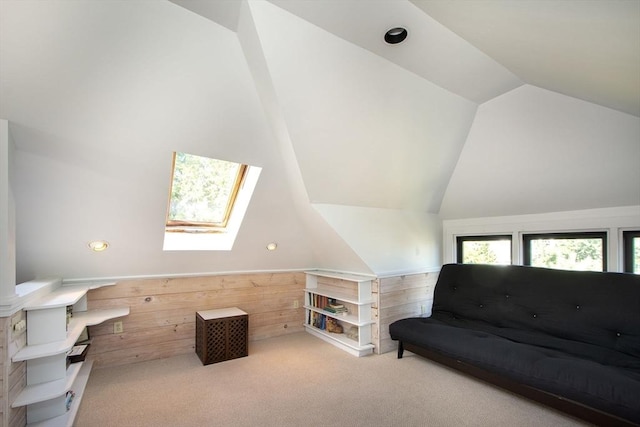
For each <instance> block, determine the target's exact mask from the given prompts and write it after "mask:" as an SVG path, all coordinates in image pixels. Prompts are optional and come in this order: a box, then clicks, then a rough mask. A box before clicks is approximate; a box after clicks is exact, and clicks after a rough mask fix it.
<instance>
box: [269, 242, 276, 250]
mask: <svg viewBox="0 0 640 427" xmlns="http://www.w3.org/2000/svg"><path fill="white" fill-rule="evenodd" d="M276 249H278V244H277V243H276V242H271V243H269V244H268V245H267V250H269V251H275V250H276Z"/></svg>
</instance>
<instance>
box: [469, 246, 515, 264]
mask: <svg viewBox="0 0 640 427" xmlns="http://www.w3.org/2000/svg"><path fill="white" fill-rule="evenodd" d="M462 262H463V263H464V264H511V241H510V240H492V241H486V242H479V241H466V242H463V244H462Z"/></svg>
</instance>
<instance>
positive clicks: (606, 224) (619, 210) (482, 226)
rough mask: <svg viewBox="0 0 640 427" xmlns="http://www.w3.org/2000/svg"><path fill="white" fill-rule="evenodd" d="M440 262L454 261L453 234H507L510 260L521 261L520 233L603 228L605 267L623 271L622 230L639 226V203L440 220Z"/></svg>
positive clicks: (638, 227) (454, 238)
mask: <svg viewBox="0 0 640 427" xmlns="http://www.w3.org/2000/svg"><path fill="white" fill-rule="evenodd" d="M442 228H443V262H444V263H445V264H447V263H451V262H456V237H457V236H469V235H478V236H481V235H490V234H511V235H512V242H513V246H512V260H513V263H514V264H522V247H521V242H522V235H523V234H527V233H553V232H584V231H606V232H607V233H608V236H609V239H608V246H607V255H608V259H607V265H608V270H609V271H623V265H622V263H623V257H622V232H623V231H625V230H631V229H640V205H637V206H622V207H614V208H602V209H586V210H579V211H565V212H550V213H542V214H529V215H514V216H501V217H485V218H468V219H455V220H444V221H443V227H442Z"/></svg>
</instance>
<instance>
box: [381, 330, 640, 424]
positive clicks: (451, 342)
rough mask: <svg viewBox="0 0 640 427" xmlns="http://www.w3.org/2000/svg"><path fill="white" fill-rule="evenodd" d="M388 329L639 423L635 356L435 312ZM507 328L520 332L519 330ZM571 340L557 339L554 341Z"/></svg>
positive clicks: (639, 380) (639, 379)
mask: <svg viewBox="0 0 640 427" xmlns="http://www.w3.org/2000/svg"><path fill="white" fill-rule="evenodd" d="M483 329H485V330H483ZM389 331H390V333H391V337H392V338H393V339H396V340H400V341H402V342H405V343H410V344H414V345H417V346H420V347H423V348H428V349H430V350H433V351H436V352H438V353H440V354H442V355H444V356H447V357H450V358H453V359H456V360H461V361H463V362H466V363H469V364H472V365H474V366H478V367H480V368H482V369H485V370H486V371H489V372H493V373H496V374H499V375H502V376H504V377H506V378H509V379H511V380H514V381H517V382H518V383H521V384H526V385H528V386H531V387H535V388H537V389H540V390H544V391H547V392H550V393H554V394H557V395H560V396H563V397H566V398H568V399H571V400H575V401H578V402H581V403H583V404H585V405H588V406H591V407H593V408H596V409H599V410H602V411H605V412H610V413H613V414H616V415H618V416H621V417H623V418H626V419H629V420H633V421H634V422H636V423H640V366H638V362H637V360H635V361H634V360H633V358H629V357H624V356H623V358H624V359H625V361H624V362H621V363H622V364H625V363H627V364H630V365H635V366H634V367H633V369H629V370H627V369H623V368H620V367H618V366H611V365H607V364H601V363H598V362H595V361H593V360H590V359H587V358H584V357H581V356H578V355H572V354H570V353H567V352H563V351H560V350H558V349H556V348H549V347H545V346H543V345H539V344H530V343H528V342H527V341H533V342H536V341H538V340H541V339H542V337H538V339H535V338H534V339H525V341H524V342H519V341H514V340H512V339H509V338H505V337H503V336H500V335H497V334H492V333H490V332H486V328H485V327H482V326H481V327H480V328H478V329H474V328H472V327H471V325H467V326H466V327H460V326H451V325H447V324H446V323H444V322H441V321H439V320H437V319H433V318H409V319H402V320H399V321H397V322H394V323H392V324H391V325H390V326H389ZM504 332H505V334H506V335H509V333H510V332H511V333H512V334H513V335H514V336H517V335H518V331H509V330H506V331H504ZM526 338H529V337H526ZM571 344H572V343H571V342H569V343H564V344H563V343H561V342H556V343H553V345H552V346H551V347H560V348H561V347H571Z"/></svg>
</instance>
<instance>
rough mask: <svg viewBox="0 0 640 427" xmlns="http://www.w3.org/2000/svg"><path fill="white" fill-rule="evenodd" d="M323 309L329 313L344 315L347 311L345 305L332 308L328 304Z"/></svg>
mask: <svg viewBox="0 0 640 427" xmlns="http://www.w3.org/2000/svg"><path fill="white" fill-rule="evenodd" d="M323 310H324V311H328V312H329V313H333V314H342V315H346V314H347V313H348V310H347V308H346V307H345V306H342V307H338V308H334V307H331V306H330V305H328V306H326V307H324V308H323Z"/></svg>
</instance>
